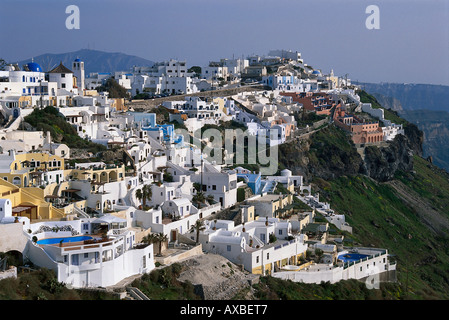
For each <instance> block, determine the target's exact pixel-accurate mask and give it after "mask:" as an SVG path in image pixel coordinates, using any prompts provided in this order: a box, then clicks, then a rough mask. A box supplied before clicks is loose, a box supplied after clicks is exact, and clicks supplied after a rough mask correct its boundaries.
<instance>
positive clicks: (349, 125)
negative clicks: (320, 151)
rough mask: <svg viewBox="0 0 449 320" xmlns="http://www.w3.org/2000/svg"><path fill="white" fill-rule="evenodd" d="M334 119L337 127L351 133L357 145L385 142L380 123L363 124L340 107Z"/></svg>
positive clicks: (336, 109) (337, 108)
mask: <svg viewBox="0 0 449 320" xmlns="http://www.w3.org/2000/svg"><path fill="white" fill-rule="evenodd" d="M333 119H334V124H335V125H336V126H337V127H340V128H342V129H343V130H345V131H348V132H351V134H352V141H353V142H354V143H355V144H364V143H377V142H381V141H383V131H382V128H381V127H380V126H379V122H374V121H373V122H363V121H362V120H360V119H359V118H357V117H356V116H354V115H350V114H347V113H346V112H345V110H343V109H342V108H341V106H340V105H338V106H337V107H336V108H335V112H334V117H333Z"/></svg>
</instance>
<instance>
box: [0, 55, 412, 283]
mask: <svg viewBox="0 0 449 320" xmlns="http://www.w3.org/2000/svg"><path fill="white" fill-rule="evenodd" d="M109 81H113V83H114V85H116V86H117V85H118V86H119V87H120V88H122V89H123V90H124V92H126V95H125V96H124V97H115V96H114V95H112V94H111V92H108V91H107V90H103V89H104V88H105V85H106V84H107V82H109ZM359 92H360V88H359V87H358V86H356V85H353V84H351V80H350V79H348V78H347V77H341V76H337V75H334V73H333V71H332V70H331V71H330V72H328V73H327V72H324V71H323V70H320V69H316V68H313V67H311V66H309V65H307V64H306V63H304V61H303V59H302V57H301V53H299V52H296V51H289V50H273V51H271V52H269V53H268V55H266V56H250V57H247V58H237V59H235V58H232V59H228V58H224V59H221V60H220V61H211V62H210V63H209V64H208V65H206V66H201V67H198V66H193V67H190V68H189V67H188V65H187V62H186V61H177V60H168V61H164V62H160V63H156V64H154V65H153V66H134V67H133V68H132V69H131V70H125V71H120V70H117V71H115V70H114V72H111V73H94V74H89V75H86V74H85V72H84V61H82V60H81V59H76V60H74V61H73V63H72V65H71V66H64V65H63V64H62V63H61V64H59V65H58V66H56V67H55V68H53V69H52V70H42V68H41V66H40V65H39V64H37V63H35V62H33V61H30V62H29V63H28V64H26V65H24V66H18V65H14V64H9V65H6V66H5V68H4V70H3V71H0V112H1V115H2V119H3V120H2V127H1V128H0V136H1V138H0V148H1V152H2V153H1V154H0V177H1V179H0V194H1V197H0V252H18V253H20V255H21V257H22V259H23V262H24V264H27V265H29V266H33V268H48V269H50V270H53V271H54V272H55V274H56V276H57V279H58V281H59V282H62V283H64V284H66V285H67V286H69V287H72V288H100V287H101V288H108V287H114V286H117V285H120V284H122V283H127V281H128V280H129V279H134V278H135V277H136V276H140V275H143V274H147V273H150V272H151V271H153V270H154V269H156V268H158V266H166V265H169V264H172V263H174V262H177V261H183V260H185V259H189V258H192V257H196V256H199V255H206V256H207V254H214V255H220V256H223V257H224V258H226V259H228V260H229V261H230V262H232V263H234V264H236V265H237V266H239V267H241V269H242V270H244V271H245V272H247V273H250V274H253V275H271V276H272V277H277V278H280V279H290V280H292V281H296V282H304V283H321V282H322V281H324V282H326V281H329V282H331V283H336V282H338V281H340V280H346V279H357V280H361V281H366V283H367V285H368V282H369V285H371V287H373V286H374V287H376V284H377V283H379V282H382V281H395V279H396V274H395V271H396V264H395V263H394V262H393V261H390V254H389V252H388V248H375V247H371V246H369V247H347V246H345V245H344V243H345V242H344V234H345V233H349V234H350V233H352V226H350V225H349V224H348V223H347V222H346V220H345V215H344V214H341V213H339V212H335V211H334V210H333V209H332V203H327V202H326V201H324V200H323V199H322V198H320V194H319V193H317V192H314V190H312V187H311V185H310V181H307V180H306V179H305V178H304V176H301V175H295V174H293V172H292V170H290V169H289V168H285V169H282V170H280V169H277V165H278V163H277V162H276V163H275V165H276V169H275V170H274V171H273V170H271V171H269V170H265V169H266V168H264V165H265V164H266V163H263V164H260V163H256V162H251V161H249V158H250V157H251V156H252V155H253V154H252V149H251V148H250V147H251V146H250V145H249V144H251V141H253V142H254V141H258V143H259V144H258V147H260V146H261V145H262V146H263V149H262V150H260V149H257V151H258V156H257V157H255V159H256V160H260V159H261V157H260V153H261V152H262V151H267V150H275V152H277V147H278V146H280V145H282V144H285V143H291V142H293V143H296V142H297V143H300V142H301V140H302V139H306V138H307V137H309V136H310V135H311V134H313V133H315V132H318V131H320V130H322V129H323V128H326V127H329V126H334V127H337V128H339V129H341V130H343V131H344V132H345V133H346V134H347V135H348V136H349V137H350V139H351V140H352V142H353V144H354V145H355V146H356V148H357V151H358V152H359V153H360V155H361V156H362V158H363V157H364V149H365V148H366V147H372V146H375V147H381V146H385V145H388V144H389V143H390V142H391V141H393V140H394V139H395V137H396V136H397V135H403V134H404V128H403V127H402V124H399V123H398V124H396V123H393V122H392V121H391V120H387V119H386V118H385V116H384V110H383V109H379V108H375V107H374V106H372V105H371V104H369V103H362V102H361V99H360V96H359V94H358V93H359ZM111 95H112V96H111ZM49 119H50V121H48V120H49ZM56 121H58V122H56ZM59 121H60V122H61V123H62V124H60V122H59ZM208 129H209V130H211V131H207V130H208ZM226 130H229V131H232V130H233V131H232V132H237V134H236V135H235V137H234V138H233V139H234V140H232V141H234V142H235V141H237V142H238V141H240V140H239V138H240V136H242V135H244V136H245V139H243V140H241V143H242V144H245V141H247V143H248V145H247V146H246V147H242V150H243V151H242V152H244V155H242V154H238V150H239V149H238V147H239V145H237V146H236V148H234V149H232V148H231V149H228V148H225V140H226V139H224V135H225V131H226ZM207 132H212V133H214V134H218V135H219V137H217V136H215V137H214V139H211V137H210V136H208V135H207V134H205V133H207ZM222 135H223V136H222ZM218 138H220V139H218ZM222 138H223V139H222ZM215 139H217V141H221V143H219V144H218V145H217V143H216V140H215ZM214 146H215V147H217V149H215V150H222V151H223V150H224V152H223V154H220V156H219V157H217V156H216V154H214V155H212V154H211V152H210V149H211V148H213V147H214ZM208 148H209V149H208ZM225 149H226V150H225ZM254 150H256V149H254ZM240 156H241V157H240ZM270 159H272V158H270ZM276 159H277V158H276ZM239 160H243V161H239ZM245 160H246V161H245ZM0 267H1V265H0ZM17 275H18V268H17V267H16V266H10V267H8V268H7V267H3V268H2V269H0V279H2V278H6V277H17Z"/></svg>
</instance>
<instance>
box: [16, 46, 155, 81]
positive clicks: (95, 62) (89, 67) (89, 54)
mask: <svg viewBox="0 0 449 320" xmlns="http://www.w3.org/2000/svg"><path fill="white" fill-rule="evenodd" d="M77 58H79V59H81V60H82V61H84V69H85V71H86V75H88V74H89V73H91V72H114V71H128V70H130V68H131V67H132V66H134V65H136V66H152V65H153V64H154V62H153V61H151V60H147V59H144V58H140V57H137V56H132V55H127V54H124V53H120V52H104V51H98V50H90V49H81V50H78V51H74V52H67V53H56V54H54V53H46V54H42V55H40V56H37V57H33V60H34V62H37V63H39V64H40V66H41V67H42V69H43V70H44V71H50V70H51V69H53V68H54V67H56V66H57V65H59V63H61V62H62V63H63V64H64V65H65V66H66V67H67V68H69V69H71V68H72V62H73V61H74V60H75V59H77ZM30 61H31V58H29V59H27V60H23V61H19V62H18V64H19V66H20V67H22V65H24V64H26V63H28V62H30ZM11 62H12V61H11Z"/></svg>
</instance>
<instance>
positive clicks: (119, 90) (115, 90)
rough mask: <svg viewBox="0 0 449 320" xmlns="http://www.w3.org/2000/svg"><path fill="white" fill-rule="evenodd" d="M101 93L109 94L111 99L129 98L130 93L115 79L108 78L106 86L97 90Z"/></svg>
mask: <svg viewBox="0 0 449 320" xmlns="http://www.w3.org/2000/svg"><path fill="white" fill-rule="evenodd" d="M95 89H96V90H97V91H99V92H104V91H106V92H109V98H127V97H128V91H127V90H126V88H124V87H122V86H121V85H120V84H118V82H117V81H115V80H114V79H113V78H108V79H107V80H106V82H105V83H104V85H101V86H99V87H97V88H95Z"/></svg>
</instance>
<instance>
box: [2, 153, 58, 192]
mask: <svg viewBox="0 0 449 320" xmlns="http://www.w3.org/2000/svg"><path fill="white" fill-rule="evenodd" d="M0 165H1V166H0V177H1V178H2V179H3V180H5V181H8V182H11V183H12V184H14V185H16V186H18V187H28V186H30V185H36V184H40V183H42V182H43V181H45V179H53V178H54V179H55V182H57V183H58V182H60V181H63V179H64V177H63V174H62V173H58V174H56V173H55V174H45V173H48V172H51V171H52V172H54V171H58V170H64V158H61V157H59V156H56V155H52V154H49V153H46V152H29V153H20V154H16V153H15V152H14V151H13V150H11V151H9V153H8V154H4V155H1V156H0ZM49 177H51V178H49ZM48 182H49V183H50V182H52V181H48Z"/></svg>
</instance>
